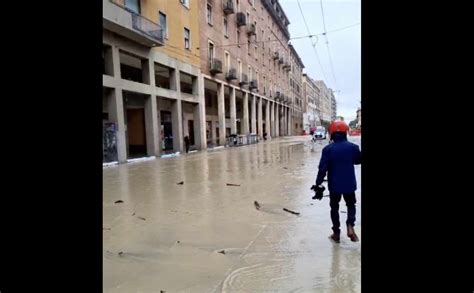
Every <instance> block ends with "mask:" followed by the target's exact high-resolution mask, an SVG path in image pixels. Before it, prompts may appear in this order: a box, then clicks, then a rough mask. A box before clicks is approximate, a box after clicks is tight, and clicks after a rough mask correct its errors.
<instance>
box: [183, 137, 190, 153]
mask: <svg viewBox="0 0 474 293" xmlns="http://www.w3.org/2000/svg"><path fill="white" fill-rule="evenodd" d="M184 145H185V147H186V154H187V153H188V152H189V146H190V142H189V137H188V136H187V135H186V136H185V137H184Z"/></svg>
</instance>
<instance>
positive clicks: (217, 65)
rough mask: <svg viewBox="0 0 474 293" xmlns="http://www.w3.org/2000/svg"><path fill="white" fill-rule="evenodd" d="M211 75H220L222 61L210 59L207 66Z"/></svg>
mask: <svg viewBox="0 0 474 293" xmlns="http://www.w3.org/2000/svg"><path fill="white" fill-rule="evenodd" d="M209 71H210V72H211V74H218V73H222V61H221V60H219V59H217V58H212V59H211V62H210V66H209Z"/></svg>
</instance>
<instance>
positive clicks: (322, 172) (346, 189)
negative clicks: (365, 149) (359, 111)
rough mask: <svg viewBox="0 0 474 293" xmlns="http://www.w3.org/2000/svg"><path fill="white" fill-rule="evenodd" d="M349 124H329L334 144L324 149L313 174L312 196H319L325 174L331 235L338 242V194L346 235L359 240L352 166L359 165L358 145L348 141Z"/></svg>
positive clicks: (339, 122)
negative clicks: (344, 211)
mask: <svg viewBox="0 0 474 293" xmlns="http://www.w3.org/2000/svg"><path fill="white" fill-rule="evenodd" d="M348 131H349V127H348V126H347V124H346V123H344V122H343V121H334V122H332V123H331V125H330V126H329V135H330V137H331V140H332V141H333V143H331V144H329V145H327V146H325V147H324V148H323V153H322V156H321V160H320V161H319V171H318V175H317V177H316V186H314V189H313V190H315V191H316V196H315V197H313V199H319V200H320V199H321V198H322V191H323V190H324V187H323V186H321V184H322V183H323V180H324V177H325V176H326V173H327V176H328V188H329V198H330V206H331V220H332V230H333V234H332V235H331V236H330V238H331V239H332V240H334V241H335V242H337V243H339V242H340V234H341V230H340V229H339V228H340V223H339V202H340V201H341V197H344V201H345V202H346V205H347V221H346V225H347V236H348V237H349V238H350V239H351V241H353V242H357V241H359V238H358V237H357V234H356V233H355V231H354V224H355V219H356V218H355V215H356V208H355V203H356V196H355V191H356V189H357V182H356V176H355V171H354V165H358V164H361V152H360V149H359V146H357V145H356V144H353V143H351V142H349V141H347V132H348Z"/></svg>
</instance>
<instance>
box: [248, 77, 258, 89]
mask: <svg viewBox="0 0 474 293" xmlns="http://www.w3.org/2000/svg"><path fill="white" fill-rule="evenodd" d="M249 89H250V90H254V89H258V83H257V80H256V79H253V80H251V81H250V84H249Z"/></svg>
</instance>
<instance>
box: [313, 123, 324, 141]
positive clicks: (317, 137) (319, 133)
mask: <svg viewBox="0 0 474 293" xmlns="http://www.w3.org/2000/svg"><path fill="white" fill-rule="evenodd" d="M326 137H327V134H326V128H324V127H323V126H318V127H316V131H315V132H314V135H313V139H314V140H320V139H326Z"/></svg>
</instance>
